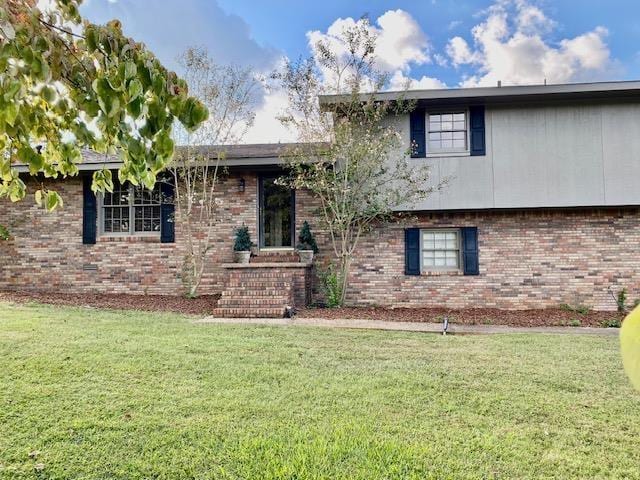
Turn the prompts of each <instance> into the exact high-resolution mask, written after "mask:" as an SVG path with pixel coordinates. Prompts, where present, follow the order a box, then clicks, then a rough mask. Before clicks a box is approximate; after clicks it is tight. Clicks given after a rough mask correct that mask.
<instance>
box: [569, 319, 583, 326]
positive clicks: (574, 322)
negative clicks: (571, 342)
mask: <svg viewBox="0 0 640 480" xmlns="http://www.w3.org/2000/svg"><path fill="white" fill-rule="evenodd" d="M580 325H582V322H581V321H580V319H578V318H572V319H571V321H570V322H569V326H570V327H579V326H580Z"/></svg>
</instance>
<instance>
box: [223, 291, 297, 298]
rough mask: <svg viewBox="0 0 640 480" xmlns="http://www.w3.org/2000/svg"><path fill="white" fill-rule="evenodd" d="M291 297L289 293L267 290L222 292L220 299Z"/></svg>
mask: <svg viewBox="0 0 640 480" xmlns="http://www.w3.org/2000/svg"><path fill="white" fill-rule="evenodd" d="M290 296H291V291H290V290H288V291H278V292H269V291H267V290H255V291H251V290H240V289H238V290H235V289H233V290H223V291H222V293H221V295H220V297H221V298H230V297H238V298H282V299H287V298H289V297H290Z"/></svg>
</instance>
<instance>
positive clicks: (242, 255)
mask: <svg viewBox="0 0 640 480" xmlns="http://www.w3.org/2000/svg"><path fill="white" fill-rule="evenodd" d="M233 253H234V255H235V258H236V263H249V259H250V258H251V252H250V251H249V250H246V251H244V252H233Z"/></svg>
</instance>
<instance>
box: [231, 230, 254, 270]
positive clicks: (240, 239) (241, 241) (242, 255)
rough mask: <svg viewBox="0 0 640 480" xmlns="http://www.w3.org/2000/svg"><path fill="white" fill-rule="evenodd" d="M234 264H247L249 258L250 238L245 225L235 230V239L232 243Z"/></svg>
mask: <svg viewBox="0 0 640 480" xmlns="http://www.w3.org/2000/svg"><path fill="white" fill-rule="evenodd" d="M233 251H234V253H235V260H236V263H249V259H250V258H251V236H250V235H249V228H248V227H247V226H246V225H243V226H241V227H240V228H238V229H237V230H236V239H235V242H234V243H233Z"/></svg>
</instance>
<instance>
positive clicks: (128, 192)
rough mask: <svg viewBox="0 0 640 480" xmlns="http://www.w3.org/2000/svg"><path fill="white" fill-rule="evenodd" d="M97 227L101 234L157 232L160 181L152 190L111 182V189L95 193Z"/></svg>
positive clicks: (158, 224)
mask: <svg viewBox="0 0 640 480" xmlns="http://www.w3.org/2000/svg"><path fill="white" fill-rule="evenodd" d="M98 202H99V207H100V209H99V212H100V213H99V215H100V226H101V228H100V231H101V232H102V233H105V234H129V235H137V234H156V233H157V234H159V233H160V204H161V197H160V182H156V186H155V188H154V189H153V191H149V190H147V189H145V188H144V187H141V186H137V187H136V186H134V185H131V184H129V183H126V184H124V185H123V184H121V183H120V182H118V181H114V182H113V192H111V193H110V192H105V194H104V196H99V197H98Z"/></svg>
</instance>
